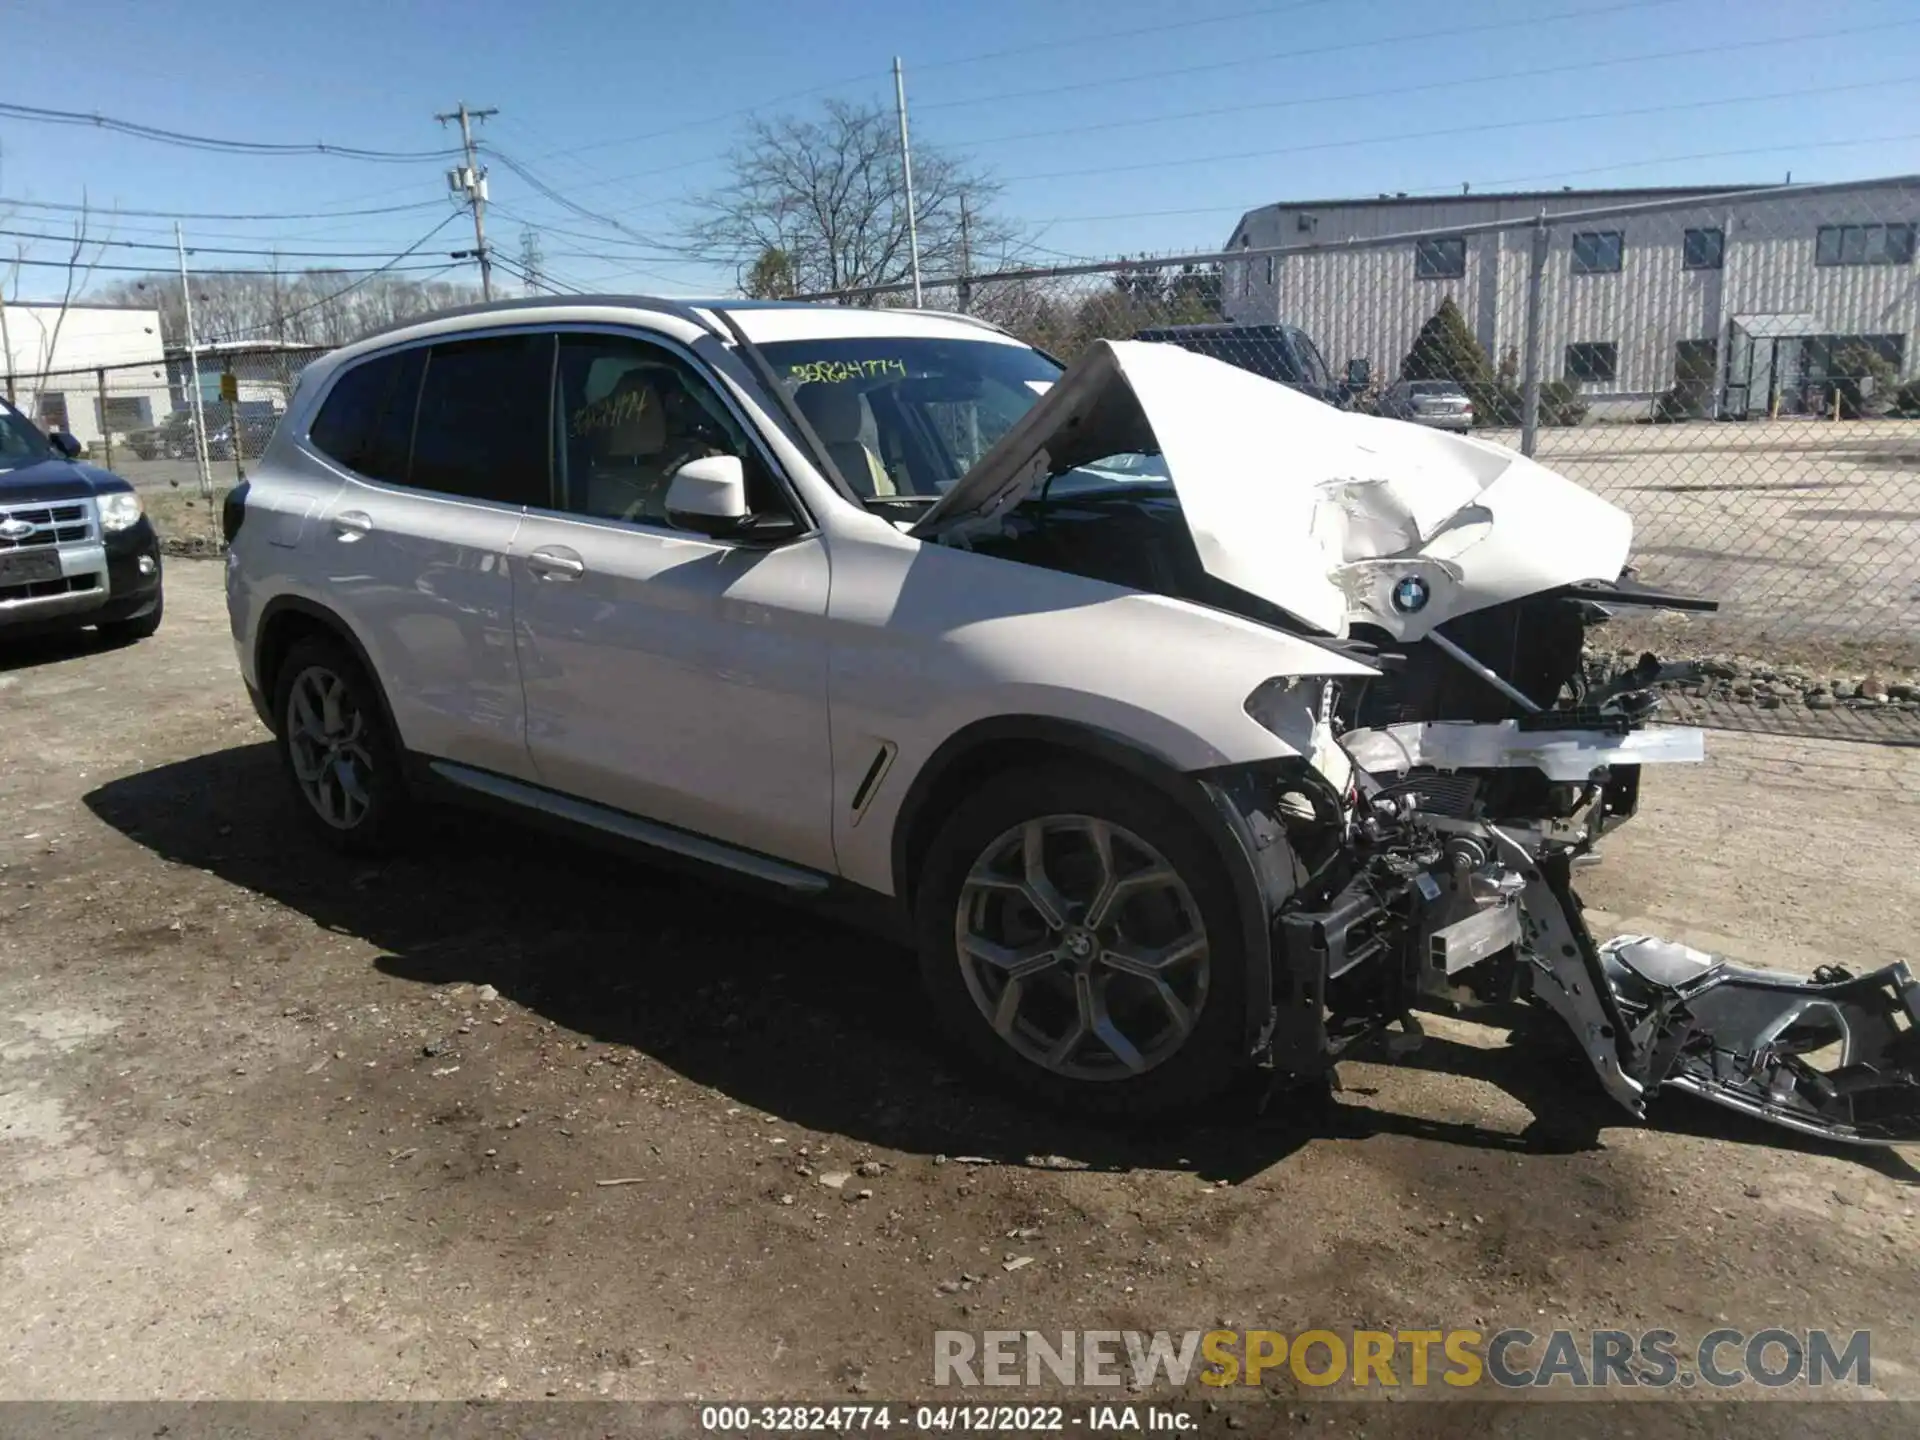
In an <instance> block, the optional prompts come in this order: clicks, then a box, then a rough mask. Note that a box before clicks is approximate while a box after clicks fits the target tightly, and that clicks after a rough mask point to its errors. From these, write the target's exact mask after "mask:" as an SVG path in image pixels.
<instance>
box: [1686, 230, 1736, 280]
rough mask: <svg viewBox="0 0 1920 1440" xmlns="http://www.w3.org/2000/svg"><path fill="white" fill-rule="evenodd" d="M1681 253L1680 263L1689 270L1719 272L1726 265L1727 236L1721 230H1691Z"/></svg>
mask: <svg viewBox="0 0 1920 1440" xmlns="http://www.w3.org/2000/svg"><path fill="white" fill-rule="evenodd" d="M1681 252H1682V258H1681V262H1680V263H1681V264H1682V265H1684V266H1685V267H1686V268H1687V269H1689V270H1718V269H1719V268H1720V267H1721V266H1722V265H1723V264H1725V263H1726V254H1727V237H1726V234H1725V232H1724V231H1720V230H1689V231H1687V237H1686V241H1685V243H1684V244H1683V245H1682V246H1681Z"/></svg>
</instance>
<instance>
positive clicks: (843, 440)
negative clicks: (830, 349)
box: [793, 380, 898, 495]
mask: <svg viewBox="0 0 1920 1440" xmlns="http://www.w3.org/2000/svg"><path fill="white" fill-rule="evenodd" d="M793 399H794V403H795V404H797V405H798V406H799V407H800V411H801V413H802V414H803V415H805V416H806V417H807V423H808V424H809V425H811V426H813V431H814V434H816V435H818V436H819V437H820V443H821V444H823V445H825V446H826V447H827V454H828V455H829V456H831V457H832V459H833V463H834V464H835V465H836V466H838V467H839V470H840V473H841V474H842V475H844V476H846V477H847V483H848V484H849V485H851V486H853V489H854V493H855V494H857V495H893V494H897V493H898V491H897V490H896V488H895V486H894V483H893V477H892V476H891V475H889V474H887V467H886V466H885V465H883V464H881V463H880V457H879V456H878V455H876V454H874V452H873V450H872V449H871V448H870V447H869V446H868V444H867V442H866V441H865V439H863V438H862V437H863V436H864V434H865V433H866V431H867V429H868V427H869V424H870V422H871V420H872V411H870V410H869V409H868V408H867V402H866V398H865V397H864V396H862V395H861V393H860V392H859V391H858V390H856V389H854V388H853V387H852V386H851V385H829V384H827V383H826V382H824V381H818V380H816V381H814V382H813V383H812V384H811V385H802V386H801V387H800V388H799V389H798V390H797V391H795V392H794V396H793Z"/></svg>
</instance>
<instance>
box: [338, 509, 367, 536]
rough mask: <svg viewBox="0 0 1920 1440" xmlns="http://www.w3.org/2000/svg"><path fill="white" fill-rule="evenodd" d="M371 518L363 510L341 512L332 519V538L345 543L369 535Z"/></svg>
mask: <svg viewBox="0 0 1920 1440" xmlns="http://www.w3.org/2000/svg"><path fill="white" fill-rule="evenodd" d="M372 530H373V517H372V516H371V515H369V514H367V512H366V511H364V510H342V511H341V512H340V513H339V514H338V515H336V516H334V517H333V538H334V539H336V540H340V541H345V542H347V543H352V542H353V541H355V540H358V539H359V538H360V537H361V536H363V535H367V534H370V533H371V532H372Z"/></svg>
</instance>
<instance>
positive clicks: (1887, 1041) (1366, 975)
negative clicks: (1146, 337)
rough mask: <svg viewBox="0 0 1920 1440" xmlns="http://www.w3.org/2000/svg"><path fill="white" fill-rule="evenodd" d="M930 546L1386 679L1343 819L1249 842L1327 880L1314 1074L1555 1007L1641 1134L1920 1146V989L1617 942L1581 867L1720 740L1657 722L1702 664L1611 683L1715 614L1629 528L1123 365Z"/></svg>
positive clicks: (1280, 390) (1314, 918) (1299, 401)
mask: <svg viewBox="0 0 1920 1440" xmlns="http://www.w3.org/2000/svg"><path fill="white" fill-rule="evenodd" d="M1116 457H1117V458H1118V460H1120V461H1122V462H1124V463H1119V464H1116V463H1115V461H1116ZM912 533H913V534H915V535H916V536H919V537H922V538H925V539H938V540H940V541H941V542H942V543H947V544H956V545H963V546H966V547H969V548H973V549H977V550H980V551H983V552H985V553H988V554H994V555H999V556H1003V557H1005V558H1008V559H1013V560H1018V561H1021V562H1023V563H1028V564H1035V565H1041V566H1045V567H1047V568H1052V569H1057V570H1062V571H1066V572H1068V573H1073V574H1081V575H1086V576H1088V577H1090V578H1094V579H1098V580H1103V581H1108V582H1110V583H1114V584H1119V585H1123V586H1127V587H1129V588H1133V589H1138V590H1143V591H1148V592H1152V593H1159V594H1164V595H1168V596H1171V597H1174V598H1177V599H1181V600H1185V601H1189V602H1192V603H1196V604H1199V605H1202V606H1206V607H1209V608H1211V609H1216V610H1224V611H1230V612H1233V613H1235V614H1237V615H1240V616H1243V617H1245V618H1247V619H1249V620H1253V621H1256V622H1258V623H1260V624H1264V625H1269V626H1272V627H1273V628H1275V629H1279V630H1285V631H1289V632H1291V633H1293V634H1296V635H1300V636H1305V637H1307V638H1310V639H1312V640H1314V641H1315V643H1316V644H1319V645H1321V646H1324V647H1326V648H1328V649H1332V650H1338V651H1341V652H1343V653H1344V654H1346V655H1347V656H1348V658H1350V659H1357V660H1360V661H1362V662H1363V663H1364V664H1365V665H1366V666H1367V667H1369V668H1370V669H1371V670H1373V671H1375V672H1377V673H1376V674H1375V675H1374V676H1372V677H1370V678H1367V679H1365V680H1360V681H1357V682H1348V681H1342V682H1338V692H1337V695H1332V694H1330V695H1329V696H1328V697H1327V698H1326V700H1325V701H1324V702H1323V704H1322V707H1321V708H1320V710H1319V711H1318V716H1317V718H1318V720H1319V721H1321V722H1324V727H1325V731H1326V738H1327V741H1328V746H1329V748H1336V751H1337V753H1336V755H1335V757H1334V760H1335V761H1337V762H1338V763H1330V762H1329V761H1328V760H1327V759H1326V758H1325V757H1323V756H1321V754H1320V753H1319V747H1316V751H1315V754H1314V756H1313V758H1312V765H1313V767H1314V773H1316V774H1318V775H1319V776H1321V780H1320V781H1316V782H1314V784H1313V785H1312V786H1309V787H1308V788H1309V789H1313V790H1315V791H1316V792H1317V791H1318V790H1320V789H1328V790H1329V793H1331V792H1332V791H1338V792H1339V793H1338V796H1337V802H1336V803H1332V804H1329V803H1327V796H1325V795H1319V794H1317V793H1316V794H1315V795H1313V796H1311V797H1309V796H1307V795H1305V794H1295V795H1293V796H1291V797H1289V796H1287V795H1280V796H1277V797H1269V799H1270V800H1272V801H1273V802H1274V804H1273V809H1274V810H1275V811H1277V812H1278V813H1277V815H1275V814H1267V813H1264V812H1263V813H1261V814H1258V815H1254V816H1252V817H1250V818H1252V819H1257V820H1259V821H1260V822H1261V825H1262V826H1263V827H1265V828H1264V830H1263V833H1266V834H1269V835H1271V834H1274V833H1277V831H1279V830H1282V829H1284V830H1286V831H1287V834H1288V838H1289V839H1290V840H1297V841H1298V842H1299V844H1298V845H1296V846H1295V847H1294V848H1295V849H1296V850H1300V849H1302V848H1304V850H1306V851H1308V852H1310V853H1312V855H1313V856H1314V859H1313V860H1312V862H1311V863H1310V865H1309V866H1308V868H1309V870H1310V873H1311V883H1307V884H1303V885H1301V886H1298V887H1295V888H1290V889H1288V890H1287V893H1286V897H1285V900H1284V902H1283V903H1282V904H1281V905H1280V906H1279V909H1278V913H1277V914H1275V915H1274V916H1273V918H1272V924H1273V929H1274V942H1273V951H1274V954H1275V956H1276V961H1275V964H1274V966H1273V970H1274V974H1273V984H1272V1013H1271V1018H1270V1023H1269V1024H1268V1025H1267V1026H1266V1027H1265V1033H1266V1039H1267V1043H1266V1044H1265V1046H1264V1051H1265V1054H1266V1055H1267V1056H1268V1058H1270V1060H1271V1063H1272V1064H1273V1066H1274V1068H1275V1069H1276V1070H1277V1071H1279V1072H1280V1073H1281V1074H1282V1075H1283V1076H1293V1077H1297V1078H1301V1079H1307V1078H1313V1077H1319V1076H1324V1075H1326V1074H1327V1073H1328V1072H1329V1071H1330V1070H1331V1068H1332V1067H1333V1065H1334V1064H1335V1063H1336V1062H1337V1061H1338V1060H1339V1059H1340V1058H1341V1057H1342V1056H1343V1055H1347V1054H1351V1053H1352V1052H1353V1050H1354V1048H1355V1047H1356V1046H1357V1045H1359V1044H1360V1043H1361V1042H1362V1041H1363V1040H1367V1039H1371V1038H1375V1037H1379V1036H1381V1035H1382V1034H1389V1035H1390V1034H1391V1027H1393V1026H1395V1025H1396V1024H1397V1025H1399V1026H1400V1028H1401V1036H1400V1037H1399V1041H1400V1043H1412V1042H1413V1041H1414V1040H1415V1039H1416V1038H1417V1035H1418V1026H1417V1024H1416V1023H1415V1022H1414V1020H1413V1012H1414V1011H1417V1010H1422V1009H1428V1010H1444V1011H1449V1012H1454V1013H1462V1014H1468V1015H1472V1016H1477V1017H1479V1018H1483V1019H1488V1020H1491V1021H1494V1022H1496V1023H1522V1022H1524V1020H1525V1019H1526V1018H1527V1017H1528V1016H1529V1015H1530V1014H1531V1013H1532V1012H1535V1011H1538V1010H1541V1009H1544V1010H1547V1011H1551V1012H1552V1013H1553V1014H1554V1015H1556V1016H1558V1017H1559V1019H1560V1020H1561V1022H1563V1023H1564V1024H1565V1026H1566V1027H1567V1029H1568V1030H1569V1031H1570V1032H1571V1034H1572V1036H1573V1037H1574V1040H1575V1041H1576V1043H1577V1044H1578V1045H1579V1047H1580V1050H1581V1052H1582V1053H1583V1054H1584V1055H1585V1057H1586V1059H1587V1061H1588V1063H1589V1065H1590V1066H1591V1067H1592V1069H1593V1071H1594V1073H1595V1074H1596V1075H1597V1076H1598V1077H1599V1080H1600V1082H1601V1084H1602V1085H1603V1086H1604V1087H1605V1089H1606V1090H1607V1092H1608V1093H1609V1094H1610V1095H1612V1096H1613V1097H1614V1099H1615V1100H1617V1101H1618V1102H1619V1103H1620V1104H1621V1105H1622V1106H1623V1107H1624V1108H1625V1109H1626V1110H1627V1111H1629V1112H1630V1113H1632V1114H1634V1115H1636V1116H1637V1115H1641V1114H1643V1113H1644V1108H1645V1104H1646V1101H1647V1099H1648V1098H1649V1097H1650V1096H1652V1095H1654V1094H1655V1093H1656V1092H1658V1091H1659V1090H1660V1089H1661V1088H1662V1087H1669V1088H1672V1089H1675V1090H1680V1091H1684V1092H1687V1093H1690V1094H1694V1095H1698V1096H1700V1097H1702V1098H1704V1099H1707V1100H1711V1101H1714V1102H1715V1103H1717V1104H1721V1105H1725V1106H1728V1107H1730V1108H1733V1109H1736V1110H1740V1111H1742V1112H1744V1113H1747V1114H1750V1115H1754V1116H1757V1117H1759V1118H1761V1119H1765V1120H1770V1121H1773V1122H1776V1123H1779V1124H1782V1125H1787V1126H1790V1127H1792V1128H1794V1129H1798V1130H1802V1131H1806V1132H1809V1133H1812V1134H1816V1135H1821V1136H1825V1137H1827V1138H1829V1139H1834V1140H1842V1141H1850V1142H1856V1143H1868V1144H1887V1143H1894V1142H1901V1141H1920V1041H1916V1039H1915V1036H1916V1033H1920V991H1916V986H1915V981H1914V979H1913V977H1912V976H1911V975H1910V974H1909V972H1908V970H1907V969H1906V967H1905V966H1903V965H1895V966H1891V967H1889V968H1887V969H1884V970H1880V971H1877V972H1875V973H1873V974H1871V975H1865V976H1860V977H1854V976H1851V975H1848V974H1847V973H1846V972H1844V971H1842V970H1840V969H1839V968H1838V967H1833V966H1829V967H1825V968H1824V969H1822V970H1821V971H1820V972H1818V973H1816V974H1815V975H1814V976H1813V977H1812V978H1811V979H1804V978H1801V977H1797V976H1792V975H1784V974H1778V973H1774V972H1771V971H1764V970H1757V969H1751V968H1748V967H1745V966H1741V965H1737V964H1735V963H1733V962H1731V961H1728V960H1725V959H1722V958H1721V957H1718V956H1709V955H1703V954H1701V953H1699V952H1696V951H1692V950H1689V949H1687V948H1686V947H1684V946H1679V945H1675V944H1672V943H1671V942H1667V941H1663V940H1656V939H1652V938H1650V937H1645V936H1624V937H1621V938H1619V939H1616V940H1611V941H1608V942H1606V943H1605V944H1600V943H1597V942H1596V941H1595V939H1594V937H1593V936H1592V934H1591V933H1590V932H1589V931H1588V929H1587V926H1586V923H1585V921H1584V919H1583V918H1582V911H1581V904H1580V899H1579V896H1578V895H1577V894H1576V893H1575V891H1574V888H1573V875H1574V871H1575V869H1576V868H1577V867H1579V866H1580V865H1582V864H1585V863H1590V862H1592V861H1594V860H1596V859H1597V856H1596V855H1595V853H1594V849H1595V846H1596V845H1597V844H1598V843H1599V841H1600V840H1601V838H1602V837H1603V836H1604V835H1606V834H1607V833H1608V832H1609V831H1611V830H1613V829H1614V828H1615V827H1617V826H1618V825H1620V824H1622V823H1623V822H1624V821H1626V820H1627V819H1629V818H1630V817H1631V816H1632V815H1633V813H1634V811H1635V809H1636V808H1637V806H1638V803H1639V788H1640V775H1641V770H1642V767H1644V766H1646V765H1649V764H1662V763H1675V762H1682V763H1684V762H1690V761H1698V760H1700V759H1701V758H1702V757H1703V744H1702V737H1701V733H1700V732H1699V731H1698V730H1693V729H1685V728H1679V727H1670V726H1656V725H1653V724H1651V723H1650V722H1651V720H1652V718H1653V715H1654V712H1655V709H1656V707H1657V705H1658V693H1657V686H1658V684H1659V683H1660V682H1661V681H1663V680H1667V679H1671V678H1673V676H1674V675H1675V674H1676V673H1677V670H1676V667H1673V666H1665V665H1662V664H1661V663H1660V662H1659V661H1658V660H1657V659H1656V658H1654V657H1652V656H1647V657H1645V658H1644V659H1643V660H1642V662H1641V663H1640V665H1638V666H1637V667H1635V668H1634V669H1633V670H1630V671H1628V672H1625V673H1623V674H1619V675H1615V676H1612V677H1610V678H1606V679H1599V678H1596V677H1594V676H1591V675H1589V674H1588V673H1587V671H1586V668H1585V664H1584V658H1583V657H1584V656H1585V654H1586V644H1585V641H1586V636H1587V632H1588V631H1589V629H1590V628H1591V627H1593V626H1595V625H1597V624H1601V623H1604V622H1605V621H1606V620H1607V619H1608V618H1609V616H1610V615H1611V614H1613V613H1614V612H1616V611H1617V610H1619V609H1621V608H1624V607H1653V608H1659V609H1668V610H1698V609H1706V610H1711V609H1713V608H1715V607H1714V605H1713V604H1712V602H1710V601H1703V600H1696V599H1693V598H1691V597H1687V596H1680V595H1671V594H1665V593H1662V592H1659V591H1656V590H1651V589H1648V588H1647V587H1645V586H1643V585H1641V584H1639V583H1637V581H1636V580H1635V579H1634V577H1633V576H1632V574H1631V572H1630V571H1628V569H1627V568H1626V566H1627V560H1628V557H1629V552H1630V550H1631V541H1632V522H1631V520H1630V518H1629V517H1628V516H1627V514H1626V513H1625V512H1624V511H1622V510H1620V509H1619V508H1618V507H1616V506H1614V505H1612V504H1610V503H1609V502H1607V501H1606V500H1604V499H1602V498H1601V497H1599V496H1597V495H1594V494H1593V493H1591V492H1590V491H1587V490H1585V489H1584V488H1582V487H1581V486H1579V485H1577V484H1575V483H1574V482H1572V481H1570V480H1568V479H1567V478H1565V477H1564V476H1561V475H1558V474H1555V473H1554V472H1553V471H1551V470H1548V469H1546V468H1545V467H1543V466H1540V465H1537V464H1535V463H1534V462H1533V461H1532V460H1530V459H1528V458H1526V457H1524V456H1521V455H1519V454H1516V453H1515V452H1513V451H1511V450H1508V449H1505V448H1503V447H1501V446H1497V445H1493V444H1490V443H1488V442H1485V441H1482V440H1477V439H1473V438H1471V437H1467V436H1460V435H1445V434H1440V433H1438V432H1435V431H1432V430H1428V429H1424V428H1422V427H1418V426H1410V425H1403V424H1399V423H1396V422H1392V421H1386V420H1380V419H1375V418H1369V417H1363V416H1356V415H1349V414H1342V413H1340V412H1337V411H1335V410H1333V409H1331V408H1330V407H1327V406H1324V405H1320V404H1318V403H1316V402H1314V401H1311V400H1308V399H1306V398H1305V397H1303V396H1300V395H1298V394H1295V393H1294V392H1292V391H1289V390H1287V389H1286V388H1285V387H1283V386H1279V385H1276V384H1274V383H1273V382H1271V381H1268V380H1265V379H1262V378H1261V377H1259V376H1255V375H1252V374H1249V373H1248V372H1246V371H1242V370H1239V369H1236V368H1235V367H1233V366H1230V365H1225V364H1222V363H1220V362H1218V361H1214V360H1211V359H1208V358H1206V357H1204V356H1198V355H1193V354H1190V353H1188V352H1186V351H1184V350H1180V349H1178V348H1177V347H1173V346H1165V345H1150V344H1137V343H1127V342H1106V341H1101V342H1096V343H1095V344H1094V345H1093V346H1092V347H1090V348H1089V350H1088V351H1087V353H1086V354H1084V355H1083V356H1082V357H1081V358H1080V359H1079V360H1077V361H1076V362H1075V363H1074V365H1073V366H1072V367H1071V368H1070V369H1069V370H1068V371H1067V373H1066V374H1065V375H1063V376H1062V377H1061V379H1060V380H1059V381H1058V382H1057V383H1056V384H1055V385H1054V386H1053V387H1052V388H1051V389H1050V390H1049V391H1048V393H1047V394H1046V396H1045V397H1044V398H1043V399H1042V400H1041V401H1040V403H1039V404H1037V405H1036V406H1034V408H1033V409H1032V410H1031V411H1029V412H1028V413H1027V414H1026V415H1025V416H1024V417H1022V419H1021V420H1019V421H1018V422H1017V423H1016V424H1015V425H1014V426H1013V427H1012V428H1011V429H1009V430H1008V431H1007V432H1006V433H1005V434H1004V435H1003V436H1002V437H1001V439H1000V440H999V441H997V442H996V443H995V444H994V446H993V447H992V448H991V449H990V450H989V451H988V453H987V455H986V456H984V457H983V458H982V459H981V461H980V462H979V463H978V464H977V465H976V466H975V467H974V468H973V469H972V470H971V471H969V472H968V474H967V475H966V476H965V477H963V478H962V479H961V480H960V481H959V482H958V483H957V484H956V485H955V486H954V487H953V488H952V489H951V490H950V491H948V492H947V493H946V494H945V495H944V496H942V498H941V499H940V500H939V501H938V502H937V503H936V504H934V505H933V506H932V507H931V508H930V509H929V510H928V511H927V512H926V513H925V514H924V515H923V516H922V517H921V518H920V520H919V521H918V522H917V523H916V524H915V525H914V527H913V529H912ZM1311 673H1313V672H1305V674H1311ZM1302 678H1303V676H1301V675H1290V674H1289V675H1282V676H1280V677H1277V678H1276V681H1275V684H1276V685H1280V686H1283V687H1284V686H1288V685H1292V684H1295V683H1298V682H1299V681H1300V680H1301V679H1302ZM1250 713H1251V712H1250ZM1256 718H1257V717H1256ZM1323 782H1324V783H1323ZM1296 802H1297V803H1296ZM1290 806H1291V807H1292V809H1293V810H1297V811H1298V813H1290V810H1289V807H1290ZM1336 811H1337V813H1333V812H1336Z"/></svg>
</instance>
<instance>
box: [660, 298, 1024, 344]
mask: <svg viewBox="0 0 1920 1440" xmlns="http://www.w3.org/2000/svg"><path fill="white" fill-rule="evenodd" d="M697 308H699V309H701V310H702V311H704V313H706V314H712V313H713V310H714V309H721V310H725V311H726V312H727V314H728V315H729V316H731V317H732V318H733V322H734V323H735V324H736V325H738V326H739V327H740V328H741V329H742V330H743V331H745V332H746V336H747V338H748V339H749V340H752V341H754V342H755V343H756V344H766V345H771V344H774V343H777V342H778V341H781V340H865V339H877V340H981V341H985V342H986V343H988V344H993V345H1018V344H1020V342H1019V341H1018V340H1015V339H1014V338H1013V337H1012V336H1011V335H1003V334H1001V333H1000V332H999V331H998V330H994V329H991V328H989V327H988V326H986V325H983V324H981V323H980V322H979V321H978V320H969V319H968V318H967V317H966V316H964V315H951V314H946V313H944V312H942V311H938V310H869V309H864V308H860V307H857V306H852V305H754V304H751V303H748V304H743V305H740V306H737V307H736V306H733V305H726V304H721V305H719V306H715V307H706V306H701V307H697Z"/></svg>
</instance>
